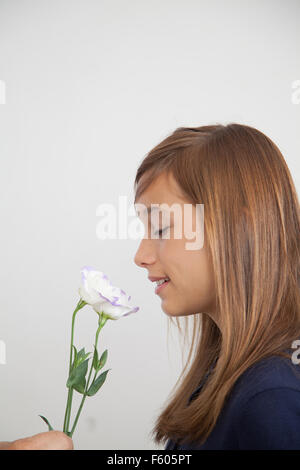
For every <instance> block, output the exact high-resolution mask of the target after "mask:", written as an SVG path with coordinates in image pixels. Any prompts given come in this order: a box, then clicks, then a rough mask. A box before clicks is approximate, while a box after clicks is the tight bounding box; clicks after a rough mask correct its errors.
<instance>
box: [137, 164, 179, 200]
mask: <svg viewBox="0 0 300 470" xmlns="http://www.w3.org/2000/svg"><path fill="white" fill-rule="evenodd" d="M174 202H177V203H184V202H187V201H186V199H185V198H184V195H183V193H182V191H181V188H180V187H179V186H178V184H177V182H176V181H175V179H174V177H173V175H172V174H171V173H166V172H164V173H162V174H161V175H159V176H157V177H156V178H155V179H154V180H153V181H152V183H151V184H150V185H149V186H148V188H147V189H145V191H144V192H143V193H142V194H141V196H140V197H139V198H138V199H137V200H136V203H137V204H144V205H146V206H149V205H150V204H162V203H165V204H169V205H172V204H173V203H174Z"/></svg>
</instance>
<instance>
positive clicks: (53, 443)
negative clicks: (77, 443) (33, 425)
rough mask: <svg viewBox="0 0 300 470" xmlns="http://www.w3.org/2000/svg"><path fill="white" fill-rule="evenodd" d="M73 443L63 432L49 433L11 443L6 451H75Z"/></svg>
mask: <svg viewBox="0 0 300 470" xmlns="http://www.w3.org/2000/svg"><path fill="white" fill-rule="evenodd" d="M73 449H74V447H73V441H72V439H71V438H70V437H68V436H67V435H66V434H65V433H64V432H62V431H47V432H41V433H39V434H35V435H34V436H30V437H25V438H24V439H17V440H15V441H13V442H11V443H10V444H9V445H8V446H7V447H6V450H73Z"/></svg>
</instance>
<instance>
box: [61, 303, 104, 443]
mask: <svg viewBox="0 0 300 470" xmlns="http://www.w3.org/2000/svg"><path fill="white" fill-rule="evenodd" d="M102 313H103V312H102ZM107 320H108V317H106V316H105V315H99V323H98V325H99V326H98V329H97V331H96V338H95V349H94V354H93V359H92V364H91V368H90V373H89V376H88V380H87V383H86V386H85V390H84V394H83V397H82V400H81V403H80V406H79V408H78V411H77V414H76V417H75V420H74V424H73V427H72V429H71V431H70V432H69V433H68V435H69V436H70V437H72V436H73V433H74V431H75V427H76V424H77V421H78V418H79V416H80V413H81V410H82V407H83V404H84V402H85V399H86V397H87V392H88V389H89V385H90V379H91V375H92V371H93V363H94V357H95V354H96V350H97V343H98V336H99V333H100V331H101V329H102V328H103V326H104V325H105V323H106V322H107ZM96 375H97V372H96V373H95V376H94V380H95V378H96Z"/></svg>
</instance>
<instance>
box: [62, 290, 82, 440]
mask: <svg viewBox="0 0 300 470" xmlns="http://www.w3.org/2000/svg"><path fill="white" fill-rule="evenodd" d="M85 305H86V302H85V301H84V300H82V299H80V300H79V302H78V303H77V305H76V308H75V310H74V312H73V315H72V328H71V346H70V362H69V375H70V373H71V368H72V355H73V340H74V326H75V317H76V314H77V312H78V310H80V309H81V308H82V307H84V306H85ZM72 397H73V388H72V387H69V390H68V398H67V404H66V411H65V419H64V428H63V431H64V432H65V433H66V434H68V435H69V432H68V427H69V422H70V416H71V407H72Z"/></svg>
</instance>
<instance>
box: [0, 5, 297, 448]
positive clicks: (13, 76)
mask: <svg viewBox="0 0 300 470" xmlns="http://www.w3.org/2000/svg"><path fill="white" fill-rule="evenodd" d="M299 14H300V3H299V1H298V0H289V1H282V0H280V1H278V0H256V1H255V0H253V1H251V2H246V1H240V0H236V1H234V0H229V1H228V0H227V1H223V0H222V1H216V0H214V1H212V0H211V1H209V2H206V1H199V0H198V1H196V0H185V1H178V0H176V1H174V0H167V1H166V0H164V1H161V0H151V1H145V0H142V1H141V0H139V1H138V0H135V1H133V0H127V1H123V0H114V1H111V0H109V1H108V0H101V1H100V0H99V1H96V0H77V1H74V0H72V1H71V0H69V1H68V0H39V1H37V0H36V1H33V0H32V1H29V0H22V1H21V0H20V1H16V0H1V1H0V79H1V80H2V81H4V82H5V86H6V87H5V90H6V95H5V104H1V105H0V120H1V125H0V132H1V138H0V158H1V171H0V188H1V197H0V209H1V232H0V237H1V269H0V282H1V293H0V296H1V297H0V339H1V340H2V341H3V342H5V345H6V364H2V365H0V381H1V403H0V422H1V427H0V440H12V439H16V438H17V437H24V436H26V435H32V434H34V433H38V432H42V431H46V430H47V428H46V426H45V424H44V423H43V422H42V420H41V419H40V418H39V417H38V414H44V415H46V416H47V417H48V418H49V420H50V421H51V422H52V423H53V425H54V427H55V428H56V429H62V423H63V417H64V410H65V403H66V397H67V391H66V388H65V382H66V374H67V366H68V364H67V362H68V357H69V340H70V324H71V314H72V311H73V308H74V307H75V305H76V303H77V300H78V293H77V289H78V285H79V280H80V276H79V271H80V268H81V267H82V266H83V265H85V264H90V265H93V266H95V267H96V268H97V269H99V270H102V271H104V272H106V273H107V274H108V275H109V276H110V278H111V280H112V282H113V283H114V284H115V285H117V286H120V287H122V288H123V289H125V290H126V291H127V292H128V294H131V295H132V300H133V304H134V305H139V306H140V311H139V312H138V313H136V314H134V315H132V316H129V317H127V318H124V319H121V320H119V321H117V322H112V321H111V322H108V323H107V324H106V326H105V327H104V329H103V330H102V332H101V335H100V341H99V349H100V351H103V350H104V349H105V348H108V362H107V366H108V367H109V368H111V369H112V370H111V371H110V373H109V375H108V378H107V381H106V383H105V385H104V386H103V388H102V389H101V391H100V392H99V393H98V394H97V395H96V396H95V397H92V398H88V399H87V400H86V402H85V405H84V408H83V412H82V415H81V417H80V420H79V424H78V428H77V430H76V432H75V434H74V444H75V447H76V448H77V449H156V448H157V447H156V446H155V445H154V443H153V442H152V441H151V439H150V438H149V432H150V431H151V429H152V426H153V424H154V420H155V418H156V417H157V415H158V413H159V410H160V408H161V407H162V406H163V403H164V401H165V400H166V399H167V396H168V394H169V392H170V391H171V388H172V386H173V385H174V384H175V382H176V379H177V377H178V375H179V373H180V370H181V351H180V347H179V342H178V340H177V339H176V332H175V329H172V331H173V333H172V336H171V338H172V337H173V338H174V339H173V340H172V339H171V342H170V343H168V342H167V317H166V315H165V314H164V312H163V311H162V310H161V307H160V298H159V296H156V295H155V294H154V288H153V285H152V284H150V283H149V281H148V279H147V272H146V270H145V271H142V270H141V269H140V268H138V267H137V266H135V264H134V262H133V258H134V254H135V252H136V250H137V248H138V244H139V240H138V241H134V240H118V239H117V240H104V241H103V240H100V239H98V238H97V236H96V226H97V223H98V221H99V219H98V218H97V217H96V209H97V207H98V206H99V204H101V203H104V202H106V203H114V204H117V201H118V197H119V195H128V198H131V201H133V181H134V177H135V172H136V169H137V166H138V164H139V163H140V162H141V160H142V159H143V157H144V156H145V155H146V153H147V152H148V151H149V150H150V149H151V148H152V147H153V146H154V145H155V144H157V143H158V142H159V141H160V140H161V139H163V138H164V137H165V136H166V135H167V134H169V133H170V132H171V131H173V130H174V129H175V128H176V127H178V126H184V125H187V126H200V125H205V124H212V123H217V122H221V123H228V122H239V123H244V124H248V125H253V126H255V127H257V128H258V129H260V130H261V131H263V132H265V133H266V134H267V135H268V136H269V137H271V138H272V139H273V140H274V142H275V143H276V144H277V145H278V146H279V148H280V150H281V151H282V153H283V155H284V157H285V158H286V161H287V163H288V165H289V168H290V170H291V173H292V176H293V178H294V181H295V183H296V187H297V191H298V194H299V187H300V172H299V152H300V141H299V125H300V104H297V103H296V102H294V103H293V101H292V93H293V84H294V83H295V81H296V80H299V79H300V53H299V52H300V51H299V49H300V46H299V45H300V29H299ZM82 312H85V313H84V314H83V313H81V315H80V317H78V318H79V319H78V323H77V327H76V331H75V336H76V333H77V340H78V341H77V342H76V338H75V344H78V343H80V344H81V345H82V346H86V347H87V349H88V350H91V347H92V344H93V341H94V332H95V325H96V317H95V314H94V313H93V311H92V310H91V309H89V308H87V307H86V308H85V309H84V310H83V311H82ZM168 346H169V347H168ZM76 396H77V397H78V395H76ZM78 403H79V402H78V400H77V401H76V399H75V400H74V405H76V406H78ZM74 405H73V409H74ZM76 406H75V409H76Z"/></svg>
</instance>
